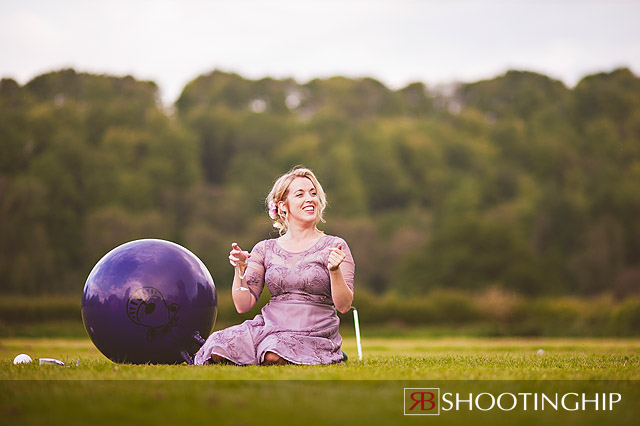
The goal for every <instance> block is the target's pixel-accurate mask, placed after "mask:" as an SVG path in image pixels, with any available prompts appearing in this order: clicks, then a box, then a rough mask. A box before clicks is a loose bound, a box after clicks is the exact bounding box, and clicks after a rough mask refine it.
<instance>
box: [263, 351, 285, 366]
mask: <svg viewBox="0 0 640 426" xmlns="http://www.w3.org/2000/svg"><path fill="white" fill-rule="evenodd" d="M287 364H291V363H290V362H289V361H287V360H286V359H284V358H282V357H281V356H280V355H278V354H276V353H274V352H267V353H266V354H264V361H262V365H287Z"/></svg>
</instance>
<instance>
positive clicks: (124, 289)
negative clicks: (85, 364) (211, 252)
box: [82, 239, 218, 364]
mask: <svg viewBox="0 0 640 426" xmlns="http://www.w3.org/2000/svg"><path fill="white" fill-rule="evenodd" d="M217 313H218V298H217V294H216V288H215V285H214V283H213V279H212V278H211V274H210V273H209V271H208V270H207V268H206V267H205V266H204V264H203V263H202V262H201V261H200V259H198V258H197V257H196V256H195V255H194V254H193V253H191V252H190V251H189V250H187V249H186V248H184V247H182V246H179V245H178V244H175V243H172V242H169V241H164V240H154V239H146V240H136V241H131V242H129V243H126V244H123V245H121V246H118V247H116V248H115V249H113V250H111V251H110V252H109V253H107V254H106V255H105V256H104V257H103V258H102V259H100V261H99V262H98V263H97V264H96V266H94V268H93V269H92V270H91V273H90V274H89V277H88V278H87V282H86V283H85V285H84V292H83V293H82V320H83V322H84V326H85V328H86V330H87V333H88V334H89V337H90V338H91V341H92V342H93V343H94V344H95V345H96V347H97V348H98V350H99V351H100V352H102V353H103V354H104V355H105V356H106V357H107V358H109V359H110V360H112V361H114V362H119V363H131V364H144V363H153V364H177V363H182V362H187V363H189V364H191V363H192V362H193V361H192V356H193V354H194V353H195V352H196V351H197V350H198V349H199V348H200V346H202V343H204V340H203V339H202V337H201V336H208V335H209V333H211V330H212V329H213V326H214V324H215V321H216V316H217Z"/></svg>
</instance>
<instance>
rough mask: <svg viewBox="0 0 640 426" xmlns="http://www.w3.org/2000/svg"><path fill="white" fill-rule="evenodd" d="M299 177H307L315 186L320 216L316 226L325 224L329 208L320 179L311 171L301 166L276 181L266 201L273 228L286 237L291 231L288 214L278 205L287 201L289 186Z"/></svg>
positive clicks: (317, 218) (317, 217)
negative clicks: (325, 214) (326, 209)
mask: <svg viewBox="0 0 640 426" xmlns="http://www.w3.org/2000/svg"><path fill="white" fill-rule="evenodd" d="M298 177H305V178H307V179H309V180H310V181H311V183H313V186H315V188H316V194H317V196H318V215H317V216H316V223H315V225H317V224H318V222H322V223H325V220H324V218H323V217H322V215H323V213H324V209H325V208H326V207H327V197H326V195H325V193H324V190H323V189H322V185H320V182H319V181H318V178H316V175H314V174H313V172H312V171H311V170H309V169H307V168H304V167H301V166H296V167H294V168H293V169H291V170H289V171H288V172H287V173H285V174H283V175H282V176H280V177H279V178H278V179H276V181H275V183H274V184H273V188H271V192H269V195H267V198H266V200H265V203H266V205H267V212H269V213H270V214H269V216H270V217H271V219H272V220H273V227H274V228H276V229H277V230H278V233H279V234H280V235H284V234H285V233H286V232H287V230H288V229H289V220H288V218H287V215H286V213H285V212H282V211H280V209H278V203H279V202H280V201H285V200H286V199H287V195H289V186H290V185H291V182H293V180H294V179H295V178H298ZM274 209H275V210H274Z"/></svg>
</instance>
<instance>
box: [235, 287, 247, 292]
mask: <svg viewBox="0 0 640 426" xmlns="http://www.w3.org/2000/svg"><path fill="white" fill-rule="evenodd" d="M233 291H249V289H248V288H247V287H238V288H234V289H233Z"/></svg>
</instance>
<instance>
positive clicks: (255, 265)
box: [247, 241, 265, 301]
mask: <svg viewBox="0 0 640 426" xmlns="http://www.w3.org/2000/svg"><path fill="white" fill-rule="evenodd" d="M264 259H265V242H264V241H260V242H259V243H258V244H256V245H255V246H254V247H253V250H251V257H250V258H249V262H248V265H247V287H248V288H249V291H250V292H251V294H253V297H255V298H256V301H257V300H258V299H259V298H260V295H261V294H262V290H263V289H264V271H265V266H264Z"/></svg>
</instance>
